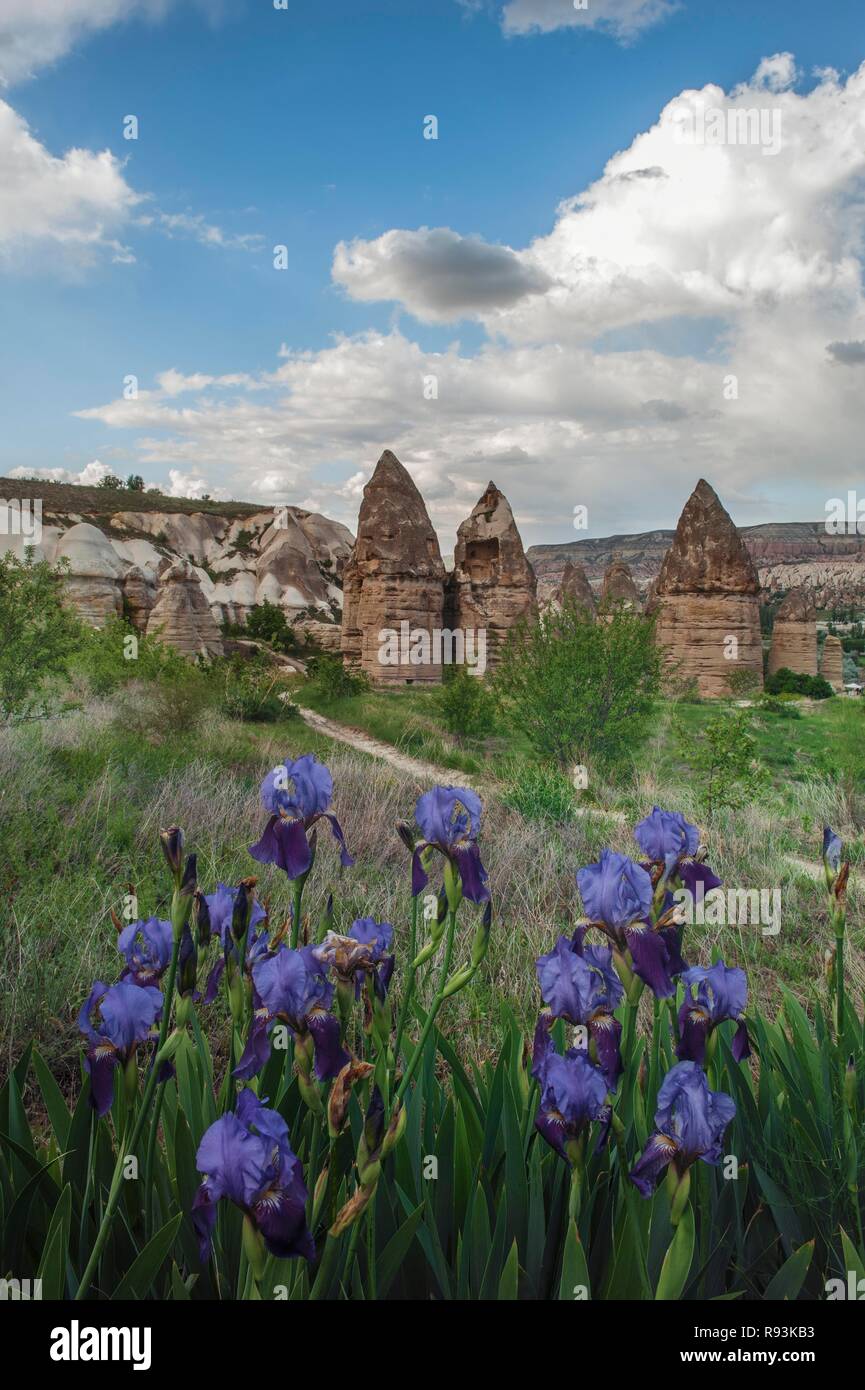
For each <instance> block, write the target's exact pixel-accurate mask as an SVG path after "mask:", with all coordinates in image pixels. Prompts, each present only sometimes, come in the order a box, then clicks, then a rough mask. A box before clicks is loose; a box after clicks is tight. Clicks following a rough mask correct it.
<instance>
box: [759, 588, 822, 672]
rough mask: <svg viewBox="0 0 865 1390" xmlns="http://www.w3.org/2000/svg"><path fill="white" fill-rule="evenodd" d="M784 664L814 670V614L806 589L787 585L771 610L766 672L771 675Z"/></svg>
mask: <svg viewBox="0 0 865 1390" xmlns="http://www.w3.org/2000/svg"><path fill="white" fill-rule="evenodd" d="M785 668H786V669H787V670H788V671H796V672H798V673H800V674H801V675H804V676H816V674H817V614H816V610H815V607H814V599H813V597H812V595H811V593H810V592H809V590H808V589H804V588H802V589H791V590H790V592H789V594H788V595H787V597H786V598H785V599H784V602H783V603H782V604H781V607H780V608H779V609H778V612H777V613H776V614H775V626H774V628H773V630H772V646H771V648H770V650H769V665H768V672H769V675H770V676H772V675H774V674H775V672H776V671H781V670H783V669H785Z"/></svg>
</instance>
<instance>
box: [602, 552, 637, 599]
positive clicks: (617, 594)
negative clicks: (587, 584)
mask: <svg viewBox="0 0 865 1390" xmlns="http://www.w3.org/2000/svg"><path fill="white" fill-rule="evenodd" d="M600 607H601V608H602V609H607V610H609V609H612V608H619V607H621V608H627V609H631V610H632V611H636V612H639V611H640V609H641V608H642V604H641V603H640V595H639V592H638V590H637V586H636V584H635V583H634V576H633V575H632V574H631V571H630V570H629V569H628V566H627V565H626V564H625V562H624V560H622V559H621V558H620V557H619V556H614V557H613V562H612V564H611V565H609V566H608V568H607V571H606V573H605V575H604V578H603V581H602V583H601V602H600Z"/></svg>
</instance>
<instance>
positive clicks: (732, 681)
mask: <svg viewBox="0 0 865 1390" xmlns="http://www.w3.org/2000/svg"><path fill="white" fill-rule="evenodd" d="M727 686H728V687H729V691H730V694H731V695H732V696H734V697H735V698H736V699H739V700H746V699H748V698H749V697H750V696H752V695H755V694H756V693H757V691H758V690H759V688H760V677H759V676H758V674H757V672H756V671H754V670H753V669H752V668H751V667H750V666H735V667H734V668H733V670H732V671H731V672H730V674H729V675H728V676H727Z"/></svg>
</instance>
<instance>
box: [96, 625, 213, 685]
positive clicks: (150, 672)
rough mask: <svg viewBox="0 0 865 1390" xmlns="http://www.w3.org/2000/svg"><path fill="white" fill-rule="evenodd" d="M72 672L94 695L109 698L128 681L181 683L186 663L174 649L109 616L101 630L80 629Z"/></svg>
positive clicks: (185, 672) (187, 671) (187, 665)
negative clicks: (83, 681) (74, 672)
mask: <svg viewBox="0 0 865 1390" xmlns="http://www.w3.org/2000/svg"><path fill="white" fill-rule="evenodd" d="M75 670H76V672H77V673H78V675H80V676H81V677H83V679H84V680H86V682H87V684H88V686H89V687H90V689H91V690H92V691H93V693H94V694H95V695H109V694H110V693H111V692H112V691H113V690H117V689H118V688H119V687H120V686H122V685H126V684H128V683H129V682H130V681H139V680H140V681H157V680H168V681H176V682H182V681H183V679H184V678H185V676H186V675H187V674H188V673H189V671H190V663H189V662H188V661H187V660H186V658H185V657H184V656H181V654H180V652H178V651H176V650H175V648H174V647H169V646H167V645H166V644H165V643H164V642H160V641H159V639H158V638H157V637H148V636H147V634H146V633H143V632H138V631H137V630H136V629H135V628H134V627H133V626H132V624H131V623H130V622H129V621H128V620H127V619H125V618H119V617H113V618H109V619H108V621H107V622H106V623H105V625H104V627H101V628H86V629H84V631H83V632H82V636H81V642H80V644H79V646H78V650H77V652H76V657H75Z"/></svg>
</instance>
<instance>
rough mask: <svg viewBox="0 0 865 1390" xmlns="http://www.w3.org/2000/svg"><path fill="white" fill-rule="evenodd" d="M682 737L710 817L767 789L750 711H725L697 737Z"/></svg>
mask: <svg viewBox="0 0 865 1390" xmlns="http://www.w3.org/2000/svg"><path fill="white" fill-rule="evenodd" d="M679 736H680V745H681V749H682V755H683V757H685V758H686V759H687V761H688V763H689V764H690V766H691V767H692V768H693V770H694V773H695V777H696V782H697V786H698V790H699V795H700V800H701V802H702V805H703V806H704V807H705V809H706V811H707V812H708V814H709V815H713V814H714V812H715V811H719V810H721V809H722V808H726V809H728V810H735V809H737V808H738V807H740V806H744V805H746V804H747V802H749V801H752V800H753V799H754V798H755V797H756V795H757V793H758V792H759V791H760V789H761V788H762V787H764V786H765V784H766V776H767V774H766V770H765V768H764V767H762V765H761V764H760V762H759V760H758V757H757V740H756V739H755V737H754V735H753V733H752V731H751V713H750V711H749V710H737V711H735V712H726V711H722V712H721V713H719V714H716V715H715V716H714V717H713V718H712V719H710V720H709V721H708V723H707V724H706V726H705V728H704V729H702V730H701V731H700V732H699V733H698V734H696V735H691V734H690V733H688V732H687V731H684V730H680V734H679Z"/></svg>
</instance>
